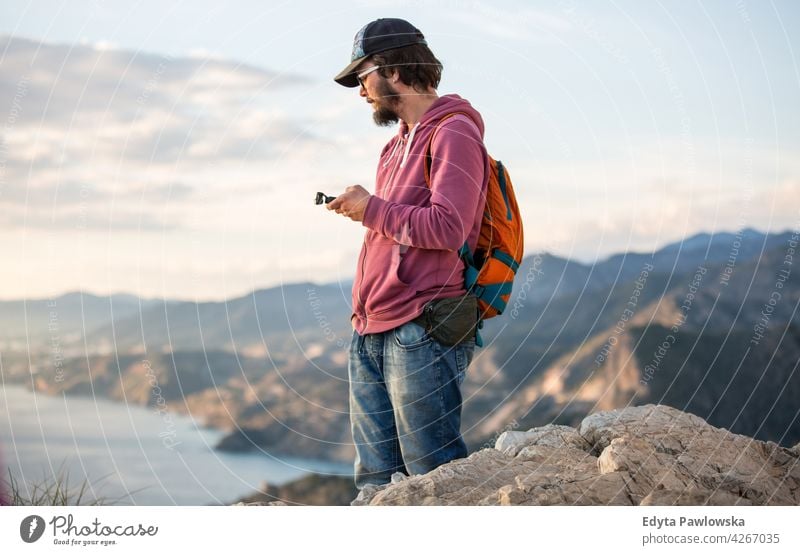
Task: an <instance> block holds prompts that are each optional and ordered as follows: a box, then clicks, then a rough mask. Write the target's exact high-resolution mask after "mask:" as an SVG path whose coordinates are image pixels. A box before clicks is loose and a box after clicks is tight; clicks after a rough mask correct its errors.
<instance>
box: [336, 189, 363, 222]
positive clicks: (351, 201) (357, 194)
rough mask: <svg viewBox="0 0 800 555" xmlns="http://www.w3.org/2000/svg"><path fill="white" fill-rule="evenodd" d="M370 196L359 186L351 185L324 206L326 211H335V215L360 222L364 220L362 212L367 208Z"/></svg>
mask: <svg viewBox="0 0 800 555" xmlns="http://www.w3.org/2000/svg"><path fill="white" fill-rule="evenodd" d="M370 196H371V195H370V194H369V191H367V190H366V189H365V188H364V187H362V186H361V185H351V186H349V187H348V188H347V189H345V190H344V193H342V194H341V195H339V196H338V197H336V198H335V199H334V200H332V201H330V202H329V203H328V204H326V205H325V206H326V207H327V208H328V210H335V211H336V213H337V214H343V215H344V216H347V217H348V218H350V219H351V220H353V221H354V222H360V221H362V220H363V219H364V210H366V208H367V201H368V200H369V197H370Z"/></svg>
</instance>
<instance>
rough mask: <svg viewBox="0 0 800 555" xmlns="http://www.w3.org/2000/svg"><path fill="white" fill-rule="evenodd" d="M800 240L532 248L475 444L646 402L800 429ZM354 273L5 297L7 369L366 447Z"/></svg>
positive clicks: (252, 438)
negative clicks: (799, 260)
mask: <svg viewBox="0 0 800 555" xmlns="http://www.w3.org/2000/svg"><path fill="white" fill-rule="evenodd" d="M793 245H794V246H793ZM796 246H797V234H796V233H793V232H791V231H786V232H782V233H761V232H759V231H757V230H754V229H750V228H748V229H743V230H739V231H738V232H736V233H718V234H713V235H712V234H705V233H703V234H697V235H693V236H691V237H688V238H686V239H684V240H683V241H680V242H676V243H671V244H668V245H666V246H664V247H662V248H660V249H658V250H657V251H655V252H652V253H621V254H616V255H613V256H611V257H608V258H606V259H604V260H602V261H598V262H596V263H594V264H585V263H581V262H577V261H573V260H569V259H565V258H561V257H558V256H555V255H553V254H550V253H546V252H545V253H535V254H531V255H529V256H526V258H525V259H524V260H523V263H522V264H521V267H520V270H519V271H518V273H517V279H516V280H515V284H514V290H513V291H512V296H511V302H510V303H509V307H508V309H507V310H506V312H505V313H504V314H503V315H502V316H500V317H498V318H494V319H492V320H488V321H487V322H486V325H485V326H484V331H483V332H482V333H483V336H484V341H485V347H484V348H482V349H479V350H478V351H476V354H475V358H474V360H473V363H472V365H471V366H470V368H469V370H468V376H467V379H466V381H465V382H464V386H463V390H464V415H463V423H462V430H463V432H464V436H465V438H466V439H467V441H468V444H469V445H470V448H471V449H473V450H474V449H477V448H479V447H480V446H482V445H484V446H485V445H486V444H488V443H487V442H492V440H493V438H496V436H497V434H498V433H499V432H500V431H503V430H514V429H517V428H520V429H527V428H531V427H535V426H541V425H546V424H564V425H570V426H575V425H576V424H577V423H579V422H580V421H581V419H582V418H585V417H586V415H587V414H590V413H592V412H595V411H597V410H611V409H615V408H624V407H626V406H632V405H642V404H647V403H656V404H658V403H664V404H668V405H670V406H674V407H677V408H679V409H680V410H683V411H686V412H689V413H693V414H696V415H697V416H700V417H701V418H703V419H705V420H707V421H708V422H709V423H710V424H712V425H714V426H717V427H724V428H727V429H730V430H731V431H734V432H737V433H740V434H745V435H748V436H751V437H755V438H757V439H762V440H771V441H775V442H776V443H779V444H781V445H787V446H791V445H794V444H795V443H797V442H798V441H800V424H798V411H800V373H798V372H797V366H798V364H800V315H798V311H797V307H798V303H800V275H798V274H800V272H797V271H792V270H793V268H792V262H793V260H794V254H793V253H794V252H795V251H794V250H793V249H796ZM350 285H351V284H350V283H333V284H321V285H320V284H312V283H295V284H287V285H282V286H279V287H272V288H269V289H262V290H257V291H254V292H252V293H251V294H248V295H245V296H242V297H238V298H234V299H230V300H227V301H224V302H190V301H175V300H153V299H147V300H142V299H138V298H136V297H133V296H126V295H115V296H109V297H99V296H95V295H90V294H86V293H70V294H68V295H64V296H61V297H56V298H54V299H34V300H26V301H2V302H0V315H1V316H0V322H2V323H3V326H2V330H3V333H2V336H0V348H1V349H2V350H1V351H0V353H2V363H3V364H2V372H3V378H4V380H10V381H20V382H24V383H29V384H31V385H30V386H31V387H36V388H37V389H38V390H40V391H45V392H50V393H59V392H61V391H66V392H67V393H70V394H80V395H87V394H91V395H103V396H107V397H109V398H112V399H118V400H120V401H126V402H133V403H138V404H142V405H154V404H155V403H156V402H157V397H156V396H155V395H154V394H153V392H154V388H155V386H156V385H157V386H158V387H159V393H160V395H161V396H162V397H163V399H164V402H166V403H167V406H168V407H169V408H170V410H174V411H177V412H184V413H191V414H192V415H193V416H194V417H195V418H196V419H198V420H200V421H202V422H205V424H206V425H208V426H213V427H217V428H221V429H224V430H226V431H227V432H228V434H227V436H226V437H225V439H224V440H223V441H222V442H221V444H220V445H219V447H220V448H222V449H230V450H246V449H250V448H253V447H255V446H260V447H264V448H268V449H271V450H273V451H275V452H282V453H287V454H292V455H299V456H310V457H318V458H326V459H335V460H351V459H352V456H353V453H354V451H353V449H352V440H351V438H350V432H349V416H348V403H347V389H348V384H347V349H348V346H349V343H350V339H351V337H352V333H353V332H352V328H351V327H350V324H349V315H350ZM54 322H55V325H54Z"/></svg>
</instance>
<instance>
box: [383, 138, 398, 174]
mask: <svg viewBox="0 0 800 555" xmlns="http://www.w3.org/2000/svg"><path fill="white" fill-rule="evenodd" d="M398 146H400V140H399V139H398V140H397V142H395V143H394V148H393V149H392V153H391V154H389V157H388V158H387V159H386V161H385V162H384V163H383V167H384V168H385V167H386V166H388V165H389V162H391V161H392V158H393V157H394V153H395V151H396V150H397V147H398Z"/></svg>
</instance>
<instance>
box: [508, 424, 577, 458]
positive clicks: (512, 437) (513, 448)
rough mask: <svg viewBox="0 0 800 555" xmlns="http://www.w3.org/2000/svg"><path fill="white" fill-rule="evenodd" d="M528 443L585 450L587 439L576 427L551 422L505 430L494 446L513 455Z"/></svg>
mask: <svg viewBox="0 0 800 555" xmlns="http://www.w3.org/2000/svg"><path fill="white" fill-rule="evenodd" d="M528 445H549V446H551V447H566V446H570V447H575V448H577V449H581V450H584V449H585V448H586V440H585V439H583V438H582V437H581V436H580V434H578V432H577V431H576V430H575V428H570V427H569V426H557V425H555V424H550V425H547V426H544V427H542V428H533V429H531V430H528V431H527V432H503V433H502V434H501V435H500V437H498V438H497V442H495V445H494V448H495V449H497V450H498V451H502V452H503V453H505V454H506V455H511V456H512V457H513V456H515V455H516V454H517V453H518V452H519V451H520V450H521V449H523V448H524V447H527V446H528Z"/></svg>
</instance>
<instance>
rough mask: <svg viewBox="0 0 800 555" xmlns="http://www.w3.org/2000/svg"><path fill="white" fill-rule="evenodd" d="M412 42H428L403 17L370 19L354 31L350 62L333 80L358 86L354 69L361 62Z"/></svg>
mask: <svg viewBox="0 0 800 555" xmlns="http://www.w3.org/2000/svg"><path fill="white" fill-rule="evenodd" d="M412 44H428V43H427V42H426V41H425V36H424V35H423V34H422V32H421V31H420V30H419V29H417V28H416V27H414V26H413V25H411V23H409V22H408V21H406V20H405V19H397V18H390V17H387V18H381V19H376V20H375V21H371V22H369V23H367V24H366V25H364V26H363V27H362V28H361V29H359V31H358V33H356V36H355V38H354V39H353V52H352V54H351V55H350V63H349V64H347V67H345V68H344V69H343V70H342V71H340V72H339V75H337V76H336V77H334V78H333V80H334V81H336V82H337V83H339V84H340V85H342V86H345V87H351V88H352V87H358V79H356V74H355V69H356V68H357V67H358V65H359V64H360V63H361V62H363V61H364V60H366V59H367V58H368V57H370V56H372V55H373V54H377V53H378V52H383V51H385V50H391V49H392V48H400V47H402V46H410V45H412Z"/></svg>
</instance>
